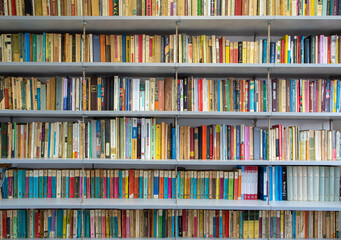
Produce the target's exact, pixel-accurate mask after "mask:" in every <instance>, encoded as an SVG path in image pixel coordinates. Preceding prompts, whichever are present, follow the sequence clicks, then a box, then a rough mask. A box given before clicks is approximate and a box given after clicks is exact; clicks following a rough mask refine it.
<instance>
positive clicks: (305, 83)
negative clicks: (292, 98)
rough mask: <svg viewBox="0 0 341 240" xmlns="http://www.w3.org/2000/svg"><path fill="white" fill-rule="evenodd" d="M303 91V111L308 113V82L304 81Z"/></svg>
mask: <svg viewBox="0 0 341 240" xmlns="http://www.w3.org/2000/svg"><path fill="white" fill-rule="evenodd" d="M304 91H305V99H304V101H305V111H306V112H309V80H305V81H304Z"/></svg>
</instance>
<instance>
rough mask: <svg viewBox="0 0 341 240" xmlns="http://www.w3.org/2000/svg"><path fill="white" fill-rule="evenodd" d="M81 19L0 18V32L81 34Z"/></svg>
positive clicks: (64, 17)
mask: <svg viewBox="0 0 341 240" xmlns="http://www.w3.org/2000/svg"><path fill="white" fill-rule="evenodd" d="M82 22H83V17H82V16H77V17H75V16H74V17H72V16H60V17H58V16H45V17H43V16H0V29H1V31H0V32H6V33H7V32H78V33H81V32H83V23H82Z"/></svg>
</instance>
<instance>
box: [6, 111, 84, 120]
mask: <svg viewBox="0 0 341 240" xmlns="http://www.w3.org/2000/svg"><path fill="white" fill-rule="evenodd" d="M82 116H83V111H61V110H58V111H57V110H56V111H53V110H0V117H39V118H44V117H45V118H75V117H76V118H81V117H82Z"/></svg>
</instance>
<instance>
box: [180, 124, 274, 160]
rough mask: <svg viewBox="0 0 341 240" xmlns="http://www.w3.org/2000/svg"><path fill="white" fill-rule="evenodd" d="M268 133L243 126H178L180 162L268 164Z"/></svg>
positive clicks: (257, 128) (256, 128)
mask: <svg viewBox="0 0 341 240" xmlns="http://www.w3.org/2000/svg"><path fill="white" fill-rule="evenodd" d="M268 138H269V137H268V130H267V129H261V128H259V127H252V126H245V125H243V124H242V125H235V126H233V125H202V126H199V127H190V126H179V151H178V152H179V159H180V160H183V159H186V160H187V159H215V160H230V159H232V160H267V159H268V153H269V149H268V147H267V146H268Z"/></svg>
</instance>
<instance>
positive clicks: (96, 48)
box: [92, 34, 124, 62]
mask: <svg viewBox="0 0 341 240" xmlns="http://www.w3.org/2000/svg"><path fill="white" fill-rule="evenodd" d="M92 49H93V61H94V62H101V45H100V40H99V35H95V34H93V35H92ZM122 55H124V54H122Z"/></svg>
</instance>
